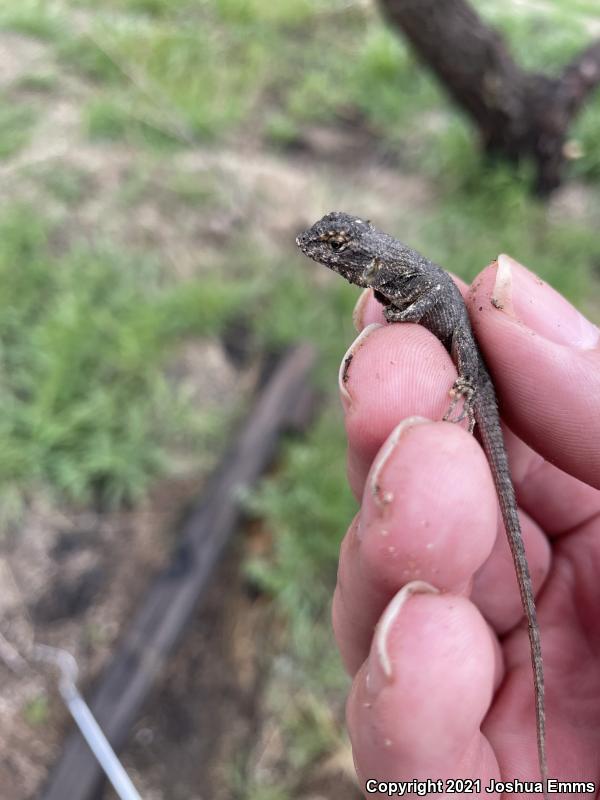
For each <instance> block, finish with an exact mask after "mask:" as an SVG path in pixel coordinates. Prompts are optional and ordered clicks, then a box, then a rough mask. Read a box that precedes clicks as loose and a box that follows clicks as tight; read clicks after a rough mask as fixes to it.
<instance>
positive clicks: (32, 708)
mask: <svg viewBox="0 0 600 800" xmlns="http://www.w3.org/2000/svg"><path fill="white" fill-rule="evenodd" d="M49 717H50V703H49V701H48V696H47V695H45V694H40V695H38V696H37V697H34V698H32V699H31V700H28V701H27V702H26V703H25V706H24V707H23V718H24V719H25V722H26V723H27V724H28V725H29V726H30V727H31V728H40V727H42V726H43V725H46V724H47V722H48V719H49Z"/></svg>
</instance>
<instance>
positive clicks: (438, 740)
mask: <svg viewBox="0 0 600 800" xmlns="http://www.w3.org/2000/svg"><path fill="white" fill-rule="evenodd" d="M414 589H417V590H418V591H421V592H422V591H424V590H425V589H426V585H417V586H415V585H412V586H411V585H410V584H409V585H408V586H406V587H405V588H404V589H403V590H402V592H401V593H400V594H399V595H396V597H395V598H394V599H393V600H392V601H391V603H390V604H389V606H388V607H387V609H386V610H385V613H384V614H383V617H382V619H381V621H380V623H379V625H378V628H377V632H376V635H375V637H374V640H373V646H372V648H371V650H370V654H369V658H368V662H367V663H366V664H365V666H364V668H362V669H361V670H360V672H359V673H358V674H357V676H356V678H355V680H354V684H353V690H352V692H351V695H350V698H349V700H348V709H347V717H348V728H349V732H350V737H351V739H352V747H353V752H354V759H355V763H356V766H357V771H358V774H359V777H360V779H361V781H362V782H363V787H364V784H365V782H366V780H367V779H368V778H377V779H380V780H386V779H387V780H411V779H426V778H432V777H435V778H447V777H452V776H461V777H464V776H469V775H476V776H477V777H481V778H482V781H483V782H484V783H485V784H487V782H488V779H489V778H491V777H496V778H497V777H498V774H499V771H498V765H497V762H496V759H495V757H494V754H493V752H492V750H491V748H490V746H489V744H488V742H487V740H486V739H485V738H484V737H483V735H482V734H481V732H480V725H481V722H482V720H483V718H484V716H485V714H486V712H487V710H488V707H489V704H490V702H491V698H492V691H493V684H494V675H495V673H496V672H497V671H498V670H499V668H500V665H499V661H498V659H497V654H498V651H497V650H496V649H495V646H494V643H493V640H492V637H491V636H490V633H489V629H488V628H487V626H486V624H485V622H484V621H483V619H482V617H481V616H480V614H479V613H478V611H477V609H476V608H475V607H474V606H473V605H472V604H471V603H470V602H469V601H468V600H466V599H465V598H461V597H455V596H452V595H437V594H413V596H412V597H411V596H410V592H411V591H412V590H414Z"/></svg>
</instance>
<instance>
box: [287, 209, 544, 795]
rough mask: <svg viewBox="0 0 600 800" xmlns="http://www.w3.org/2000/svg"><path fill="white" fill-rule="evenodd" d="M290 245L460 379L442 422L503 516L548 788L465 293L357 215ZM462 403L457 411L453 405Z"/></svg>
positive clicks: (504, 475) (534, 632) (498, 469)
mask: <svg viewBox="0 0 600 800" xmlns="http://www.w3.org/2000/svg"><path fill="white" fill-rule="evenodd" d="M296 244H297V245H298V247H299V248H300V250H301V251H302V252H303V253H304V254H305V255H307V256H308V257H309V258H312V259H313V260H314V261H317V262H318V263H321V264H324V265H325V266H326V267H329V269H331V270H333V271H334V272H337V273H338V274H339V275H341V276H342V277H343V278H345V279H346V280H347V281H349V282H350V283H353V284H356V285H357V286H361V287H363V288H371V289H372V290H373V291H374V294H375V298H376V299H377V300H378V301H379V302H380V303H381V304H382V305H383V314H384V317H385V319H386V321H387V322H414V323H418V324H420V325H423V326H424V327H425V328H426V329H427V330H429V331H430V332H431V333H433V335H434V336H435V337H436V338H437V339H438V340H439V341H440V342H441V343H442V344H443V346H444V347H445V348H446V350H447V351H448V352H449V353H450V355H451V357H452V360H453V361H454V363H455V365H456V368H457V372H458V377H457V379H456V381H455V383H454V385H453V386H452V388H451V389H450V396H451V398H452V399H451V402H450V406H449V408H448V411H447V412H446V414H445V415H444V417H443V419H444V420H448V421H451V422H460V421H462V420H464V419H466V420H467V423H468V430H469V432H470V433H473V431H474V429H475V424H477V426H478V431H479V436H480V439H481V443H482V446H483V450H484V452H485V455H486V457H487V460H488V462H489V465H490V469H491V473H492V477H493V480H494V484H495V487H496V493H497V495H498V500H499V504H500V509H501V512H502V519H503V521H504V527H505V529H506V534H507V537H508V542H509V545H510V550H511V554H512V558H513V563H514V568H515V572H516V576H517V582H518V585H519V593H520V596H521V603H522V606H523V611H524V613H525V619H526V621H527V629H528V635H529V646H530V652H531V664H532V670H533V683H534V693H535V714H536V733H537V751H538V762H539V769H540V773H541V777H542V782H543V787H544V791H545V789H546V787H547V778H548V769H547V763H546V733H545V705H544V671H543V661H542V649H541V637H540V629H539V625H538V622H537V614H536V607H535V600H534V594H533V585H532V582H531V575H530V572H529V567H528V563H527V558H526V554H525V547H524V544H523V536H522V533H521V526H520V523H519V516H518V512H517V501H516V496H515V490H514V487H513V483H512V479H511V475H510V470H509V464H508V456H507V453H506V447H505V444H504V437H503V434H502V428H501V426H500V416H499V412H498V405H497V400H496V392H495V389H494V384H493V382H492V378H491V376H490V373H489V371H488V369H487V367H486V364H485V361H484V359H483V355H482V354H481V351H480V349H479V346H478V344H477V340H476V338H475V334H474V332H473V329H472V327H471V322H470V320H469V314H468V311H467V307H466V305H465V302H464V300H463V297H462V295H461V293H460V291H459V289H458V287H457V286H456V284H455V283H454V281H453V280H452V278H451V277H450V275H449V274H448V273H447V272H446V271H445V270H444V269H443V268H442V267H440V266H439V265H438V264H435V263H434V262H432V261H430V260H429V259H427V258H425V257H424V256H423V255H421V254H420V253H418V252H417V251H416V250H412V249H411V248H410V247H407V246H406V245H404V244H402V242H400V241H398V240H397V239H395V238H393V237H392V236H390V235H389V234H387V233H383V232H382V231H380V230H378V229H377V228H375V227H374V226H373V225H372V224H371V223H370V222H369V221H365V220H363V219H361V218H360V217H357V216H353V215H351V214H346V213H343V212H340V211H333V212H331V213H329V214H327V215H325V216H324V217H323V218H322V219H320V220H319V221H318V222H316V223H315V224H314V225H313V226H312V227H311V228H309V229H307V230H306V231H304V233H301V234H300V235H299V236H298V237H297V239H296ZM461 400H462V408H461V409H460V410H459V412H456V406H457V404H458V403H460V401H461Z"/></svg>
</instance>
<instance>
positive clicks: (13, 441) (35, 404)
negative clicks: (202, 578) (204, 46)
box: [0, 208, 249, 504]
mask: <svg viewBox="0 0 600 800" xmlns="http://www.w3.org/2000/svg"><path fill="white" fill-rule="evenodd" d="M51 236H52V229H51V228H50V227H49V226H47V225H45V224H44V223H42V222H40V221H39V218H37V219H36V216H35V214H33V213H32V212H31V210H30V209H18V208H17V209H12V210H11V211H10V212H9V213H7V214H5V216H4V217H3V218H2V219H1V220H0V297H2V306H3V313H2V315H1V316H0V340H1V341H2V345H3V349H2V358H1V361H0V375H1V382H0V396H1V400H2V408H3V414H2V417H1V419H0V449H1V450H2V454H3V458H2V463H1V466H0V494H2V492H5V493H7V496H10V498H11V502H12V500H14V498H15V496H17V495H19V496H25V495H26V494H27V492H29V491H31V490H33V489H35V487H36V486H42V487H46V488H49V489H51V490H53V491H54V492H55V493H58V494H60V495H62V496H64V497H65V498H66V499H67V500H70V501H72V502H78V503H89V502H90V501H91V500H92V499H94V498H95V499H100V500H101V501H102V502H103V503H109V504H112V503H116V502H122V501H130V500H132V499H135V498H137V497H139V496H140V495H141V494H142V493H143V491H144V490H145V489H146V488H147V487H148V485H149V483H150V481H151V480H152V479H153V478H155V477H156V475H157V474H159V473H161V472H164V471H165V469H167V466H168V445H169V442H171V443H172V442H173V441H174V440H176V439H177V437H178V435H182V434H183V433H184V432H186V431H187V433H188V435H189V433H190V430H191V426H190V420H189V419H187V418H186V414H187V413H188V410H187V409H186V407H185V405H184V404H182V403H180V402H179V401H178V398H177V394H176V391H175V389H174V387H173V386H172V385H170V384H169V383H168V382H167V380H166V378H165V376H164V371H163V368H164V363H165V358H166V356H167V355H168V354H169V353H170V352H173V347H174V346H175V345H176V344H177V342H179V341H181V340H182V339H183V338H184V337H189V336H199V335H203V334H206V333H208V332H210V333H211V334H214V332H216V331H218V330H219V329H221V328H222V327H223V326H224V325H225V324H226V323H227V320H228V319H230V318H231V317H232V316H233V315H234V314H235V312H236V311H237V309H238V308H239V306H240V305H241V303H242V302H243V301H244V302H247V300H248V296H249V291H248V288H247V287H245V286H244V285H243V284H240V283H238V284H236V285H235V286H230V287H226V286H224V285H223V282H222V281H217V282H215V281H210V280H207V281H203V282H197V283H196V282H185V283H182V284H177V285H173V286H169V285H168V283H165V276H164V275H163V274H162V271H161V270H160V268H159V267H158V266H157V265H156V264H154V263H152V262H150V261H147V260H144V259H140V257H134V256H127V255H124V254H122V253H116V252H114V251H113V250H112V249H111V248H110V247H98V248H94V249H90V248H89V246H88V247H85V248H84V247H82V246H74V247H72V248H70V249H69V250H68V251H67V252H66V253H64V254H62V255H61V256H60V258H59V257H57V256H55V255H53V254H52V252H51V247H50V244H51ZM192 427H193V426H192Z"/></svg>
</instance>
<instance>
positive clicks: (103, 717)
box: [41, 345, 315, 800]
mask: <svg viewBox="0 0 600 800" xmlns="http://www.w3.org/2000/svg"><path fill="white" fill-rule="evenodd" d="M314 359H315V354H314V350H313V349H312V348H311V347H309V346H308V345H302V346H299V347H297V348H295V349H294V350H292V351H290V352H289V353H288V354H287V355H286V356H285V357H283V358H282V359H281V361H280V362H279V363H278V365H277V366H276V368H275V370H274V371H273V372H272V375H271V378H270V379H269V381H268V383H267V385H266V386H265V388H264V390H263V391H262V392H261V394H260V395H259V397H258V399H257V400H256V403H255V406H254V408H253V410H252V412H251V413H250V415H249V417H248V419H247V421H246V423H245V425H244V427H243V429H242V431H241V433H240V435H239V437H238V438H237V439H236V441H235V443H234V445H233V447H232V448H231V450H230V451H229V453H228V454H227V455H226V456H225V457H224V459H223V461H222V462H221V465H220V466H219V468H218V469H217V471H216V472H215V474H214V475H213V478H212V479H211V480H210V481H209V483H208V485H207V486H206V488H205V489H204V491H203V495H202V497H201V499H200V500H199V502H198V503H197V505H196V506H195V507H194V508H193V509H192V511H191V513H190V515H189V516H188V518H187V520H186V521H185V522H184V525H183V528H182V531H181V536H180V541H179V545H178V547H177V549H176V551H175V553H174V555H173V558H172V561H171V564H170V566H169V567H168V568H167V569H166V570H165V571H164V572H163V573H162V574H160V575H159V576H158V578H157V579H156V581H155V582H154V584H153V585H152V587H151V588H150V590H149V591H148V594H147V595H146V598H145V600H144V602H143V603H142V605H141V608H140V609H139V612H138V614H137V616H136V617H135V618H134V620H133V622H132V624H131V626H130V628H129V630H128V632H127V633H126V634H125V636H124V638H123V641H122V643H121V645H120V648H119V650H118V652H117V654H116V655H115V657H114V659H113V661H112V662H111V663H110V664H109V666H108V668H107V669H106V671H105V673H104V675H103V677H102V679H101V681H100V685H99V686H98V688H97V689H96V691H95V693H94V695H93V698H92V700H91V702H90V707H91V710H92V713H93V714H94V716H95V717H96V719H97V720H98V722H99V723H100V726H101V727H102V729H103V731H104V733H105V735H106V736H107V738H108V740H109V741H110V743H111V744H112V746H113V747H114V748H115V749H117V750H118V749H119V748H120V747H122V746H123V744H124V743H125V740H126V738H127V734H128V732H129V729H130V727H131V725H132V723H133V722H134V720H135V718H136V715H137V714H138V712H139V709H140V707H141V705H142V703H143V702H144V700H145V698H146V697H147V695H148V692H149V691H150V690H151V688H152V687H153V685H154V682H155V679H156V677H157V675H158V673H159V672H160V670H161V668H162V667H163V665H164V663H165V661H166V659H167V657H168V656H169V654H170V653H171V651H172V650H173V647H174V646H175V644H176V643H177V641H178V639H179V637H180V635H181V633H182V631H183V629H184V628H185V626H186V624H187V623H188V621H189V620H190V617H191V616H192V614H193V612H194V611H195V609H196V608H197V605H198V600H199V598H200V596H201V594H202V591H203V589H204V587H205V586H206V584H207V581H208V579H209V577H210V575H211V573H212V571H213V568H214V566H215V563H216V562H217V560H218V558H219V556H220V555H221V553H222V551H223V549H224V547H225V545H226V543H227V541H228V540H229V539H230V537H231V535H232V533H233V532H234V530H235V528H236V526H237V524H238V523H239V521H240V517H241V514H242V510H241V507H240V490H242V489H245V488H247V487H249V486H252V485H253V484H254V483H255V482H256V480H257V478H258V477H259V476H260V475H261V473H262V472H263V471H264V469H265V468H266V467H267V466H268V465H269V463H270V461H271V459H272V457H273V454H274V452H275V449H276V445H277V441H278V439H279V437H280V435H281V433H282V432H283V431H284V430H285V429H287V428H288V427H289V426H290V425H293V426H294V427H298V426H299V425H300V424H306V423H307V421H308V419H309V417H310V415H311V414H312V412H313V411H314V401H315V394H314V392H311V391H310V390H309V388H308V387H309V384H308V377H309V372H310V369H311V367H312V365H313V363H314ZM207 725H210V720H207ZM102 781H103V774H102V772H101V770H100V767H99V765H98V762H97V761H96V759H95V758H94V757H93V755H92V754H91V752H90V750H89V749H88V747H87V745H86V744H85V742H84V740H83V738H82V737H81V735H80V734H79V732H78V731H74V732H73V733H71V734H70V736H69V738H68V739H67V742H66V745H65V747H64V750H63V754H62V757H61V758H60V760H59V762H58V764H57V765H56V767H55V769H54V771H53V773H52V775H51V778H50V781H49V783H48V786H47V788H46V790H45V791H44V792H43V794H42V796H41V797H42V800H67V799H68V800H91V798H92V797H93V796H94V795H95V793H96V792H97V791H98V789H99V786H100V785H101V783H102Z"/></svg>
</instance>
